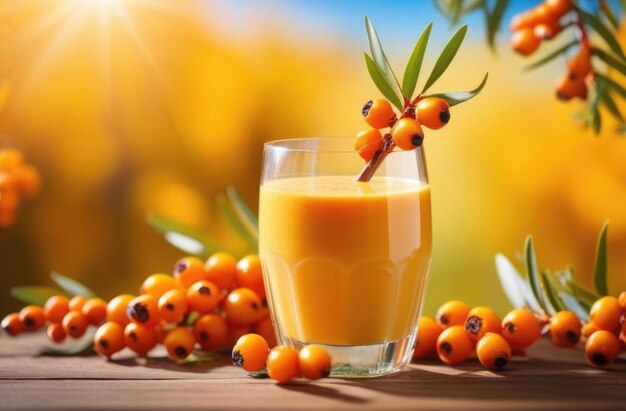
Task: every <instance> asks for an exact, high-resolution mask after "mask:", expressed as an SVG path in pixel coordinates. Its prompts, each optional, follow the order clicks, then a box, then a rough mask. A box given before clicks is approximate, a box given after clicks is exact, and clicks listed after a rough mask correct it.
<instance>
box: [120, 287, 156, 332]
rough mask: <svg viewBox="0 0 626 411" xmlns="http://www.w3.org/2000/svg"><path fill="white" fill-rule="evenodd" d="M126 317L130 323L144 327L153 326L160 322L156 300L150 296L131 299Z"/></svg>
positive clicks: (144, 295) (145, 295)
mask: <svg viewBox="0 0 626 411" xmlns="http://www.w3.org/2000/svg"><path fill="white" fill-rule="evenodd" d="M126 315H127V316H128V318H129V319H130V320H131V321H134V322H136V323H137V324H142V325H145V326H154V325H156V324H158V323H159V321H160V320H161V318H160V316H159V307H158V305H157V300H156V299H155V298H154V297H153V296H152V295H150V294H143V295H140V296H138V297H135V298H133V299H132V300H131V301H130V302H129V303H128V307H127V308H126Z"/></svg>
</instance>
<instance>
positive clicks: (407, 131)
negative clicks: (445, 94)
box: [354, 97, 450, 161]
mask: <svg viewBox="0 0 626 411" xmlns="http://www.w3.org/2000/svg"><path fill="white" fill-rule="evenodd" d="M361 113H362V114H363V117H364V118H365V122H366V123H367V124H368V125H369V126H370V127H371V128H368V129H366V130H362V131H360V132H359V133H358V134H357V135H356V141H355V144H354V148H355V150H356V151H358V153H359V155H360V156H361V157H363V159H364V160H365V161H370V160H371V159H372V158H373V157H374V154H376V152H377V151H380V150H383V149H384V148H385V147H384V145H385V139H384V138H383V134H382V133H381V131H380V130H382V129H386V128H390V129H391V130H390V132H389V135H390V137H391V139H392V140H393V142H394V144H395V145H396V146H397V147H399V148H400V149H402V150H412V149H414V148H415V147H419V146H420V145H422V142H423V141H424V132H423V131H422V126H424V127H427V128H430V129H433V130H438V129H440V128H442V127H443V126H445V125H446V124H448V121H450V107H449V106H448V103H447V102H446V101H445V100H443V99H441V98H438V97H423V98H419V97H418V98H417V99H416V102H415V104H413V103H412V104H408V105H407V108H406V109H405V110H404V112H403V114H402V116H401V117H400V119H398V116H397V115H396V113H395V112H394V111H393V108H392V107H391V104H390V103H389V102H388V101H387V100H385V99H376V100H370V101H368V102H367V103H365V105H364V106H363V109H362V110H361Z"/></svg>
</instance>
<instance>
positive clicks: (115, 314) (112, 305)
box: [107, 294, 135, 326]
mask: <svg viewBox="0 0 626 411" xmlns="http://www.w3.org/2000/svg"><path fill="white" fill-rule="evenodd" d="M133 298H135V296H134V295H130V294H122V295H118V296H117V297H115V298H113V299H112V300H111V301H109V303H108V304H107V319H108V320H109V321H115V322H116V323H118V324H119V325H121V326H125V325H126V324H128V323H129V322H130V319H129V318H128V315H126V310H127V309H128V303H130V302H131V301H132V300H133Z"/></svg>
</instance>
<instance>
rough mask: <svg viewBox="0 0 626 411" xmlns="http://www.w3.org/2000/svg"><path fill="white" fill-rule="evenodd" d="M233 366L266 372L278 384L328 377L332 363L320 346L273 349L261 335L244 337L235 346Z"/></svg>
mask: <svg viewBox="0 0 626 411" xmlns="http://www.w3.org/2000/svg"><path fill="white" fill-rule="evenodd" d="M232 357H233V364H234V365H236V366H238V367H242V368H243V369H244V370H246V371H248V372H263V371H267V374H268V375H269V377H270V378H271V379H273V380H274V381H276V382H277V383H279V384H285V383H288V382H290V381H291V380H293V379H294V378H296V377H298V376H302V377H304V378H307V379H309V380H317V379H320V378H322V377H328V376H329V375H330V370H331V366H332V361H331V359H330V355H329V354H328V352H327V351H326V350H325V349H323V348H322V347H320V346H318V345H307V346H305V347H303V348H302V349H301V350H300V351H299V352H298V350H296V349H295V348H291V347H287V346H285V345H278V346H276V347H274V348H272V349H271V350H270V347H269V346H268V344H267V341H265V339H264V338H263V337H262V336H260V335H258V334H246V335H243V336H242V337H241V338H239V340H237V343H236V344H235V346H234V347H233V353H232Z"/></svg>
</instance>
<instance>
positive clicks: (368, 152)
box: [354, 128, 383, 161]
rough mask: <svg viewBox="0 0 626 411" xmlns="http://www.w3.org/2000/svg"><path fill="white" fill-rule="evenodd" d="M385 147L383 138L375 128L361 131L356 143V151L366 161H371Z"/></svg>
mask: <svg viewBox="0 0 626 411" xmlns="http://www.w3.org/2000/svg"><path fill="white" fill-rule="evenodd" d="M382 147H383V136H382V134H380V131H378V130H377V129H375V128H368V129H367V130H362V131H359V132H358V133H357V135H356V140H355V142H354V149H355V150H356V151H357V152H358V153H359V155H360V156H361V157H362V158H363V159H364V160H365V161H370V160H371V159H372V158H373V157H374V155H375V154H376V152H377V151H378V150H380V149H382Z"/></svg>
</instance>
